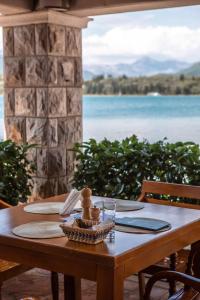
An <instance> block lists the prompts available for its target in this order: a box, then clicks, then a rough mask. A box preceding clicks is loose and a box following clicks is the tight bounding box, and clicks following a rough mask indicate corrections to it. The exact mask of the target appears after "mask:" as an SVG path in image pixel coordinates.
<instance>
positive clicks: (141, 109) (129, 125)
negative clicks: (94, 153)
mask: <svg viewBox="0 0 200 300" xmlns="http://www.w3.org/2000/svg"><path fill="white" fill-rule="evenodd" d="M2 118H3V97H0V119H1V120H0V121H1V123H0V124H1V130H0V136H1V137H2V136H3V120H2ZM132 134H136V135H137V136H138V137H139V138H140V139H143V138H147V139H148V140H150V141H156V140H159V139H162V138H164V137H167V138H168V139H169V140H170V141H173V142H174V141H178V140H182V141H188V140H190V141H194V142H197V143H199V142H200V96H157V97H153V96H84V98H83V138H84V140H88V139H89V138H96V139H97V140H101V139H103V138H104V137H107V138H108V139H111V140H114V139H122V138H125V137H127V136H130V135H132Z"/></svg>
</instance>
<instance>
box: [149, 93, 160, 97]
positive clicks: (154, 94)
mask: <svg viewBox="0 0 200 300" xmlns="http://www.w3.org/2000/svg"><path fill="white" fill-rule="evenodd" d="M147 96H154V97H157V96H161V94H160V93H158V92H152V93H148V94H147Z"/></svg>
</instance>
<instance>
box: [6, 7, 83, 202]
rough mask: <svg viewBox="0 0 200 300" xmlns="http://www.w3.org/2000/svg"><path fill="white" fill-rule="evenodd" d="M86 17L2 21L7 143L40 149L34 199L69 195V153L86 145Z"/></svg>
mask: <svg viewBox="0 0 200 300" xmlns="http://www.w3.org/2000/svg"><path fill="white" fill-rule="evenodd" d="M87 23H88V19H87V18H78V17H74V16H70V15H66V14H64V13H59V12H54V11H43V12H34V13H29V14H23V15H19V16H12V17H10V16H9V17H7V16H6V17H4V16H2V17H0V25H1V26H3V27H4V28H3V35H4V83H5V91H4V99H5V100H4V101H5V125H6V138H8V139H12V140H14V141H16V142H18V143H21V142H22V143H26V142H27V143H29V144H36V145H37V146H36V148H35V149H34V150H32V151H31V153H30V155H31V157H32V159H33V160H34V161H35V164H36V167H37V170H36V172H35V174H34V176H33V178H34V195H38V196H41V197H47V196H51V195H58V194H62V193H64V192H67V190H68V187H69V183H70V179H71V177H72V174H73V171H74V155H73V152H72V151H70V150H71V149H72V147H73V145H74V143H75V142H80V141H81V140H82V49H81V43H82V39H81V28H83V27H86V26H87Z"/></svg>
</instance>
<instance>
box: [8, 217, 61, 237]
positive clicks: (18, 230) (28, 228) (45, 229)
mask: <svg viewBox="0 0 200 300" xmlns="http://www.w3.org/2000/svg"><path fill="white" fill-rule="evenodd" d="M60 224H61V223H60V222H49V221H42V222H30V223H26V224H23V225H20V226H17V227H15V228H14V229H13V230H12V232H13V233H14V234H15V235H17V236H20V237H24V238H29V239H49V238H56V237H62V236H64V233H63V231H62V229H61V228H60Z"/></svg>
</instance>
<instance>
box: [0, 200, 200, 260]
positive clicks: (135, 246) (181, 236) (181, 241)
mask: <svg viewBox="0 0 200 300" xmlns="http://www.w3.org/2000/svg"><path fill="white" fill-rule="evenodd" d="M57 200H58V201H60V198H59V197H58V198H57ZM144 206H145V207H144V209H142V210H138V211H133V212H126V213H119V214H121V215H122V214H123V215H126V216H131V217H148V218H156V219H162V220H165V221H168V222H169V223H170V224H171V225H172V228H171V229H170V230H169V231H166V232H162V233H157V234H152V233H151V234H133V233H131V234H130V233H124V232H116V233H115V241H114V242H109V240H105V241H104V242H102V243H100V244H98V245H87V244H83V243H78V242H73V241H68V239H67V238H66V237H62V238H53V239H37V240H36V239H25V238H20V237H18V236H15V235H14V234H12V229H13V228H14V227H16V226H18V225H21V224H24V223H28V222H32V221H47V220H48V221H59V220H60V216H59V215H36V214H30V213H26V212H25V211H24V210H23V206H21V207H13V208H9V209H4V210H1V211H0V223H1V226H0V246H2V245H3V246H12V247H18V248H23V249H30V250H33V249H34V251H35V253H37V251H38V252H42V253H46V254H48V253H52V252H53V253H56V255H58V256H60V257H64V256H69V255H71V256H73V257H76V256H77V257H84V258H85V259H89V260H95V261H99V262H101V261H104V263H105V261H107V262H108V263H109V262H110V263H111V261H112V262H113V261H115V262H120V261H121V260H123V259H126V260H127V259H129V258H130V257H133V256H134V255H135V256H137V255H139V254H140V253H144V252H147V251H148V252H149V253H150V252H151V251H153V249H155V247H159V248H160V249H161V248H163V249H164V248H166V245H167V243H171V245H172V244H173V245H174V248H173V250H174V251H175V250H179V249H181V248H183V247H184V246H186V245H188V244H190V243H192V242H195V241H197V240H200V230H199V229H200V211H199V210H194V209H185V208H179V207H171V206H163V205H158V204H149V203H144ZM166 249H167V248H166ZM167 251H168V252H169V250H166V252H163V254H165V253H167Z"/></svg>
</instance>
